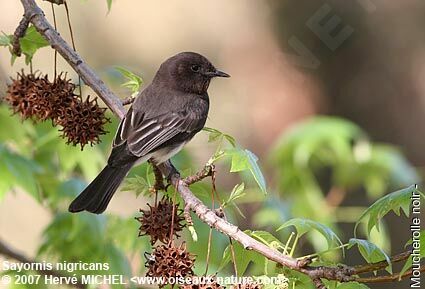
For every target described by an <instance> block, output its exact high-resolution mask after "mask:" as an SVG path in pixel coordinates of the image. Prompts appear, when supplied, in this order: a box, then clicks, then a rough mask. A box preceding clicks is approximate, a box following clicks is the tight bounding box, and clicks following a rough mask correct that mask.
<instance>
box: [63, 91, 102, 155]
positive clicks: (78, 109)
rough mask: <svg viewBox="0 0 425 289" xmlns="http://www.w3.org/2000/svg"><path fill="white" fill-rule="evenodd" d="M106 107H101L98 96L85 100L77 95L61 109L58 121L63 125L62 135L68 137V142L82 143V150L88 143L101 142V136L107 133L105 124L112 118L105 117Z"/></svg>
mask: <svg viewBox="0 0 425 289" xmlns="http://www.w3.org/2000/svg"><path fill="white" fill-rule="evenodd" d="M105 111H106V108H101V107H99V105H98V103H97V98H94V99H92V100H90V96H88V97H87V99H86V100H85V101H83V100H82V99H81V97H80V96H75V97H74V98H72V99H71V100H70V103H69V104H68V105H66V106H62V107H61V108H60V109H59V112H58V117H57V119H56V121H57V123H58V124H59V125H61V126H62V129H60V131H61V132H62V137H63V138H65V139H67V142H66V143H67V144H72V145H74V146H75V145H77V144H80V146H81V150H83V148H84V146H85V145H86V144H88V143H90V145H93V144H97V143H99V142H100V138H99V137H100V136H101V135H103V134H106V131H105V130H104V125H105V124H106V123H107V122H109V121H110V120H109V119H108V118H107V117H105Z"/></svg>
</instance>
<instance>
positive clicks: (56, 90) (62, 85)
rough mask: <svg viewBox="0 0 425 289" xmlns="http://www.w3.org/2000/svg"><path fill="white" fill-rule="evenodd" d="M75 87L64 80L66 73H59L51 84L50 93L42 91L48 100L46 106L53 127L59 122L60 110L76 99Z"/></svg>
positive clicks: (69, 81) (69, 80) (70, 82)
mask: <svg viewBox="0 0 425 289" xmlns="http://www.w3.org/2000/svg"><path fill="white" fill-rule="evenodd" d="M76 87H77V86H76V85H75V84H74V83H72V81H71V79H67V78H66V73H60V74H59V75H58V76H57V77H56V79H55V80H54V81H53V83H51V89H50V91H43V93H44V94H45V95H46V98H47V97H48V98H49V99H50V103H49V104H48V108H49V118H51V119H52V120H53V123H54V124H55V125H56V124H58V123H59V122H60V117H61V111H62V108H63V107H67V106H69V105H70V104H71V103H72V102H73V100H74V99H75V98H76V95H75V94H74V90H75V88H76Z"/></svg>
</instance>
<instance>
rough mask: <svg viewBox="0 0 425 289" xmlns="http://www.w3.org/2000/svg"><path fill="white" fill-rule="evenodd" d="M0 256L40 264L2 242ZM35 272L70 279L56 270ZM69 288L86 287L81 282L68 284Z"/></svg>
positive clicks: (0, 241) (83, 288)
mask: <svg viewBox="0 0 425 289" xmlns="http://www.w3.org/2000/svg"><path fill="white" fill-rule="evenodd" d="M0 254H1V255H3V256H5V257H8V258H11V259H14V260H16V261H19V262H21V263H27V264H31V263H40V262H37V261H36V260H31V259H29V258H28V257H26V256H24V255H23V254H21V253H19V252H17V251H16V250H14V249H12V248H11V247H10V246H9V245H7V244H6V243H4V242H3V241H2V240H0ZM35 271H36V272H37V273H39V274H42V275H45V276H50V275H51V276H55V277H59V278H60V277H70V276H67V275H64V274H62V273H61V272H59V271H56V270H35ZM71 277H72V276H71ZM69 286H73V287H76V288H80V289H86V288H87V286H86V285H84V284H82V283H81V282H77V283H76V284H69Z"/></svg>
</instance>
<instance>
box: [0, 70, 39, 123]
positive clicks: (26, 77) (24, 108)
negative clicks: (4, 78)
mask: <svg viewBox="0 0 425 289" xmlns="http://www.w3.org/2000/svg"><path fill="white" fill-rule="evenodd" d="M11 80H12V83H11V84H9V85H8V86H7V91H6V96H5V97H4V100H5V101H6V102H7V103H8V104H9V105H10V107H11V108H12V111H13V114H19V115H20V116H21V117H22V119H27V118H31V117H33V116H34V114H35V111H34V104H35V103H36V102H37V96H36V95H35V94H34V93H33V91H32V89H33V88H34V86H35V83H38V82H41V81H42V79H41V78H40V76H36V75H34V74H33V73H30V74H25V72H24V71H21V72H20V73H19V72H18V75H17V77H16V79H13V78H11Z"/></svg>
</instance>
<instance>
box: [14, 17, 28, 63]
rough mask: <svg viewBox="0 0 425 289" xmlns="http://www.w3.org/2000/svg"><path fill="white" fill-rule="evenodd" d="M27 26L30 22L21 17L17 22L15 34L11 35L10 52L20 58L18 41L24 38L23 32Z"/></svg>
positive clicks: (20, 51) (20, 52)
mask: <svg viewBox="0 0 425 289" xmlns="http://www.w3.org/2000/svg"><path fill="white" fill-rule="evenodd" d="M29 24H30V21H29V20H28V19H27V18H26V17H23V18H22V19H21V21H20V22H19V25H18V27H16V30H15V33H13V40H12V52H13V54H15V55H16V56H21V54H22V50H21V43H20V40H21V38H22V37H24V36H25V32H26V31H27V29H28V25H29Z"/></svg>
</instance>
